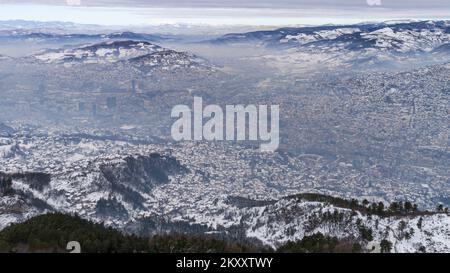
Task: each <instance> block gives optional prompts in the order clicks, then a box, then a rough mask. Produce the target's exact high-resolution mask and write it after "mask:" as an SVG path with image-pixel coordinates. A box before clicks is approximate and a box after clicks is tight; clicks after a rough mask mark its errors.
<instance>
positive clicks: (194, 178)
mask: <svg viewBox="0 0 450 273" xmlns="http://www.w3.org/2000/svg"><path fill="white" fill-rule="evenodd" d="M0 147H7V148H8V149H9V148H11V147H16V150H17V153H15V154H11V155H10V156H9V157H4V158H2V157H0V161H1V162H2V163H3V164H2V172H0V229H1V228H4V227H5V226H7V225H8V224H10V223H15V222H21V221H24V220H26V219H28V218H30V217H33V216H36V215H40V214H43V213H46V212H51V211H58V212H62V213H68V214H73V213H76V214H78V215H80V216H82V217H83V218H86V219H89V220H92V221H95V222H104V223H106V224H107V225H109V226H112V227H115V228H118V229H121V230H125V231H131V232H136V233H138V234H139V233H140V232H142V231H143V230H146V229H148V228H150V229H152V232H157V230H158V229H155V227H154V226H150V227H149V226H148V223H154V222H152V221H153V219H159V218H161V217H162V218H163V219H164V221H165V223H166V224H165V229H164V230H167V231H171V230H172V231H173V230H177V231H179V232H192V231H193V229H194V228H192V227H194V226H195V227H202V228H199V229H197V231H196V232H199V231H200V232H208V233H214V234H221V235H223V236H224V237H225V238H227V237H230V238H231V239H237V238H238V237H239V236H240V237H239V238H241V239H242V238H246V239H248V240H249V241H251V240H255V239H256V240H257V241H260V242H262V243H264V244H266V245H269V246H272V247H278V246H280V245H281V244H283V243H285V242H287V241H289V240H298V239H301V238H303V237H304V236H305V235H312V234H315V233H318V232H320V233H322V234H326V235H330V236H335V237H338V238H341V239H345V240H350V241H352V242H357V243H359V244H360V245H361V246H362V247H363V249H364V250H366V251H379V250H380V244H381V242H382V241H383V240H388V241H389V242H391V243H392V244H393V249H392V250H393V251H396V252H418V251H424V250H425V251H427V252H448V251H450V237H449V236H450V216H447V215H445V214H444V213H420V212H415V213H412V214H405V215H402V214H399V215H389V214H388V215H384V216H383V215H378V214H372V215H371V214H370V212H368V211H365V210H364V209H361V207H356V209H355V208H349V207H348V206H346V205H342V204H341V203H339V202H335V201H333V198H325V199H315V200H313V199H311V198H310V197H308V195H294V196H289V195H288V196H285V197H283V196H281V197H276V198H275V196H276V195H273V194H271V192H272V190H271V189H270V188H267V186H264V185H263V184H256V185H254V186H252V187H250V188H249V187H248V185H247V186H245V185H243V184H242V183H241V182H239V181H234V180H232V179H229V180H228V178H229V176H228V177H221V176H220V175H221V174H220V172H218V171H217V169H214V171H213V172H210V171H209V170H207V169H206V168H205V166H206V165H207V164H205V163H204V162H207V161H205V159H201V158H200V159H199V158H192V154H191V153H190V152H189V151H188V149H189V144H186V145H185V146H174V147H171V148H170V149H172V148H173V149H174V150H176V154H183V153H184V152H186V154H185V157H184V160H180V159H179V158H178V156H177V155H176V154H165V153H164V151H165V150H166V149H167V146H166V145H162V146H160V145H156V144H139V145H134V144H132V143H131V142H126V141H118V140H108V139H102V138H99V137H98V138H95V139H89V138H88V136H85V137H79V136H70V135H68V136H61V135H54V136H45V135H42V136H33V137H32V138H28V137H27V136H24V137H20V136H16V137H9V138H5V139H4V140H3V142H2V146H0ZM240 152H242V151H240ZM208 156H209V157H213V155H211V154H208ZM213 158H214V157H213ZM195 161H199V162H198V164H199V165H198V166H196V165H195V164H194V162H195ZM231 161H234V160H231ZM227 162H228V163H227V164H232V163H233V162H230V160H227ZM236 164H237V166H241V165H245V163H243V162H239V160H237V162H236ZM215 177H218V179H219V180H218V181H222V182H223V183H219V182H218V181H216V180H214V179H215ZM241 187H243V188H245V189H247V190H248V191H249V192H255V191H257V190H259V189H262V188H265V187H266V188H267V190H268V191H267V194H266V195H263V194H261V195H260V198H258V199H252V198H249V197H247V196H245V195H242V193H243V192H244V191H243V190H242V189H241V190H238V189H240V188H241ZM239 192H241V195H236V193H239ZM313 196H314V195H313ZM386 207H387V204H386ZM183 227H184V228H186V229H184V228H183ZM189 227H191V228H190V229H189ZM146 235H148V234H146ZM242 236H243V237H242Z"/></svg>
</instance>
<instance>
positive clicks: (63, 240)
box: [0, 213, 361, 253]
mask: <svg viewBox="0 0 450 273" xmlns="http://www.w3.org/2000/svg"><path fill="white" fill-rule="evenodd" d="M71 241H76V242H79V243H80V246H81V252H83V253H263V252H275V251H274V250H273V249H271V248H268V247H262V246H256V245H249V244H247V245H245V244H238V243H234V242H232V241H226V240H221V239H217V238H214V237H212V236H206V235H204V236H188V235H181V234H167V235H156V236H153V237H151V238H144V237H137V236H134V235H126V234H123V233H121V232H119V231H117V230H114V229H112V228H108V227H105V226H104V225H102V224H97V223H92V222H90V221H86V220H84V219H81V218H80V217H78V216H71V215H65V214H61V213H52V214H45V215H41V216H37V217H34V218H31V219H29V220H28V221H25V222H23V223H19V224H13V225H10V226H9V227H7V228H5V229H4V230H2V231H1V232H0V253H11V252H12V253H24V252H35V253H67V252H70V251H69V250H67V249H66V247H67V243H68V242H71ZM360 251H361V246H360V245H359V244H358V243H353V242H351V241H347V240H339V239H337V238H335V237H328V236H324V235H322V234H320V233H318V234H314V235H311V236H306V237H304V238H303V239H302V240H300V241H297V242H288V243H286V244H285V245H283V246H281V247H280V248H279V249H278V250H277V251H276V252H280V253H326V252H360Z"/></svg>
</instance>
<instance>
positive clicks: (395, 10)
mask: <svg viewBox="0 0 450 273" xmlns="http://www.w3.org/2000/svg"><path fill="white" fill-rule="evenodd" d="M0 10H1V12H0V20H16V19H22V20H33V21H70V22H74V23H81V24H98V25H106V26H112V25H117V26H119V25H121V26H127V25H133V26H136V25H159V24H195V25H253V26H257V25H271V26H285V25H321V24H351V23H360V22H366V21H387V20H402V19H416V20H426V19H450V2H449V1H448V0H434V1H424V0H421V1H418V0H341V1H331V0H315V1H314V0H278V1H269V0H258V1H257V0H247V1H237V0H221V1H219V0H208V1H206V0H186V1H182V0H164V1H163V0H150V1H144V0H131V1H123V0H113V1H105V0H89V1H87V0H40V1H38V0H34V1H33V0H31V1H28V0H14V1H11V0H0Z"/></svg>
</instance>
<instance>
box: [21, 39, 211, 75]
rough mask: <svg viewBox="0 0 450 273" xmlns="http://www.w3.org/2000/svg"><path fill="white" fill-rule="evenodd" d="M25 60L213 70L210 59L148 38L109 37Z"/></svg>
mask: <svg viewBox="0 0 450 273" xmlns="http://www.w3.org/2000/svg"><path fill="white" fill-rule="evenodd" d="M25 60H28V61H32V62H38V63H42V64H63V65H64V66H68V67H70V66H81V65H84V64H100V65H115V69H119V68H121V69H123V70H125V71H129V70H130V69H129V68H130V67H131V68H133V69H135V70H137V71H139V73H141V72H142V73H145V74H148V73H153V72H154V71H156V70H158V71H160V72H176V71H180V70H189V71H214V70H215V67H214V66H213V65H212V64H211V63H209V62H208V61H207V60H205V59H202V58H200V57H198V56H195V55H193V54H190V53H187V52H178V51H175V50H171V49H166V48H163V47H160V46H158V45H155V44H152V43H149V42H145V41H132V40H127V41H110V42H102V43H98V44H91V45H84V46H80V47H75V48H62V49H52V50H45V51H43V52H40V53H37V54H34V55H32V56H29V57H26V58H25Z"/></svg>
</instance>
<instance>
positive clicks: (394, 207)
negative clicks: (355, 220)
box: [287, 193, 448, 217]
mask: <svg viewBox="0 0 450 273" xmlns="http://www.w3.org/2000/svg"><path fill="white" fill-rule="evenodd" d="M287 198H296V199H299V200H304V201H310V202H322V203H329V204H331V205H334V206H336V207H340V208H346V209H351V210H354V211H359V212H361V213H363V214H369V215H378V216H380V217H391V216H422V215H431V214H435V213H448V208H445V207H444V206H443V205H438V206H437V208H436V211H435V212H431V211H421V210H419V208H418V205H417V204H413V203H411V202H408V201H406V202H392V203H390V204H388V205H385V204H384V203H383V202H378V203H373V202H372V203H371V202H369V201H368V200H366V199H364V200H363V201H362V202H360V201H359V200H357V199H351V200H347V199H344V198H340V197H334V196H329V195H324V194H316V193H302V194H297V195H294V196H290V197H287Z"/></svg>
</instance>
